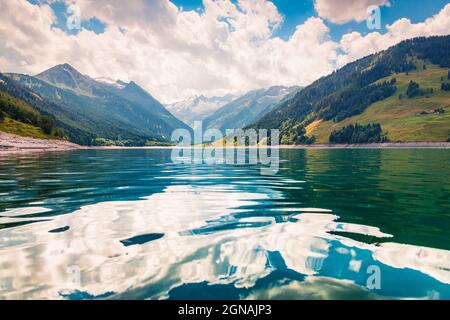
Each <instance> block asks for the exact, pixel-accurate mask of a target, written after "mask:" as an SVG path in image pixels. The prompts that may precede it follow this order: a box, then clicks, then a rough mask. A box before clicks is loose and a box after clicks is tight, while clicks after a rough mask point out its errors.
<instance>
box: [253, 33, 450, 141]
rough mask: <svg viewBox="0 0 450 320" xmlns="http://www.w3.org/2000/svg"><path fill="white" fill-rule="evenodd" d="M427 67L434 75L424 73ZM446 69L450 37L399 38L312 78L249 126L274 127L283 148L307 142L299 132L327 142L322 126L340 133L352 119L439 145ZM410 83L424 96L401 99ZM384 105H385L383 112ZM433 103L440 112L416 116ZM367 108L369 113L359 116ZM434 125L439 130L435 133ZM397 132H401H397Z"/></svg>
mask: <svg viewBox="0 0 450 320" xmlns="http://www.w3.org/2000/svg"><path fill="white" fill-rule="evenodd" d="M431 68H434V70H435V71H434V73H430V72H431V70H429V69H431ZM449 68H450V36H436V37H428V38H424V37H421V38H414V39H410V40H405V41H403V42H401V43H399V44H397V45H395V46H393V47H391V48H389V49H387V50H384V51H381V52H378V53H375V54H372V55H369V56H367V57H364V58H362V59H359V60H357V61H354V62H352V63H349V64H347V65H346V66H344V67H343V68H341V69H339V70H336V71H334V72H333V73H331V74H330V75H328V76H325V77H322V78H320V79H318V80H316V81H315V82H314V83H312V84H311V85H309V86H308V87H306V88H304V89H303V90H302V91H300V92H299V93H298V94H297V95H295V96H294V97H292V98H291V99H288V100H287V101H285V102H284V103H283V104H282V105H280V106H279V107H278V108H276V110H273V111H271V112H269V113H268V114H267V115H265V116H264V117H262V118H261V119H260V120H259V121H257V122H255V123H254V124H253V125H251V126H250V127H253V128H265V129H280V130H281V132H280V134H281V141H282V143H287V144H297V143H303V141H307V140H308V139H305V138H304V136H305V134H306V135H309V137H310V138H312V136H314V135H315V133H316V134H318V133H317V132H319V131H320V132H321V133H320V139H319V141H318V142H320V143H329V137H324V135H325V134H330V135H331V132H332V130H333V129H331V130H328V129H327V132H328V133H323V131H324V130H325V129H324V128H323V126H327V127H334V129H341V128H342V127H343V126H341V125H338V126H335V125H336V124H341V123H344V122H345V123H346V125H350V124H356V123H357V121H361V122H362V124H370V123H381V125H382V127H383V129H385V127H386V129H389V130H387V132H386V130H384V132H385V133H387V138H388V139H391V140H393V141H400V142H402V141H404V142H408V141H411V142H414V141H437V142H438V141H445V140H447V138H448V137H450V132H449V128H450V122H449V120H450V119H447V117H448V113H449V112H450V95H449V93H448V91H444V90H441V85H442V83H445V82H446V80H445V79H446V77H447V76H446V75H447V72H448V70H449ZM444 76H445V79H444ZM416 78H417V79H416ZM416 80H417V81H419V80H420V81H419V82H420V83H419V85H420V87H421V90H420V91H421V92H422V91H423V92H424V94H423V95H420V96H416V97H406V91H407V88H408V85H409V83H410V82H414V83H415V81H416ZM405 81H406V82H405ZM422 88H423V90H422ZM401 96H403V98H401ZM385 103H389V104H390V106H391V107H390V108H388V109H383V108H382V107H383V104H385ZM397 105H400V106H401V108H397ZM410 105H414V108H413V109H411V108H409V106H410ZM433 105H434V109H436V108H442V109H443V111H444V112H443V113H442V114H436V115H434V116H430V117H421V116H419V115H417V113H420V112H428V111H427V110H428V109H431V108H433ZM370 108H375V110H372V109H370ZM368 110H369V111H370V110H371V111H370V112H371V113H372V115H371V116H366V117H365V118H361V115H363V114H365V113H367V112H369V111H368ZM377 110H379V112H378V111H377ZM382 110H383V112H384V114H383V112H381V111H382ZM394 110H396V111H395V113H394ZM358 117H359V118H358ZM386 118H389V119H386ZM351 119H353V121H351ZM388 120H389V121H388ZM393 120H395V121H393ZM431 120H433V121H431ZM393 122H395V124H394V123H393ZM435 125H438V127H439V128H440V129H439V130H440V131H439V132H435V130H434V128H433V127H434V126H435ZM401 129H402V130H403V132H402V134H397V133H398V132H399V131H402V130H401ZM318 130H319V131H318ZM407 130H409V132H407ZM389 132H390V133H389ZM445 136H447V138H445ZM444 138H445V139H444ZM313 140H314V139H313Z"/></svg>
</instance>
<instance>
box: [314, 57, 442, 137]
mask: <svg viewBox="0 0 450 320" xmlns="http://www.w3.org/2000/svg"><path fill="white" fill-rule="evenodd" d="M424 64H425V65H426V70H424V69H423V65H424ZM416 65H417V70H414V71H410V72H408V73H406V72H404V73H399V74H394V75H392V76H389V77H386V78H383V79H381V80H379V81H378V82H384V81H389V80H390V79H391V78H393V77H395V78H396V80H397V92H396V94H395V95H393V96H391V97H389V98H387V99H385V100H382V101H378V102H376V103H374V104H372V105H370V106H369V107H368V108H367V109H366V110H365V111H364V112H363V113H361V114H359V115H356V116H353V117H350V118H347V119H344V120H343V121H340V122H333V121H323V120H316V121H314V122H312V123H311V124H309V125H308V126H307V127H306V134H307V135H308V136H315V137H316V143H328V142H329V137H330V134H331V132H332V131H333V130H339V129H341V128H343V127H345V126H348V125H350V124H354V123H359V124H368V123H379V124H381V126H382V128H383V131H385V132H386V133H387V137H388V139H389V140H390V141H393V142H397V141H402V142H415V141H423V142H439V141H446V140H447V139H448V138H449V137H450V91H442V90H441V84H442V83H443V82H445V83H447V82H450V80H448V79H447V75H448V69H446V68H440V67H439V66H436V65H432V64H431V63H429V62H426V61H422V60H418V61H417V62H416ZM442 79H443V81H442ZM410 81H414V82H416V83H418V84H419V85H420V87H421V88H423V89H429V88H432V89H433V93H431V94H427V95H424V96H419V97H414V98H408V97H407V95H406V91H407V88H408V84H409V83H410ZM400 95H401V96H402V98H401V99H400V98H399V97H400ZM438 108H442V109H443V110H444V111H445V113H444V114H426V115H421V114H420V113H421V112H423V111H425V112H428V111H432V110H435V109H438Z"/></svg>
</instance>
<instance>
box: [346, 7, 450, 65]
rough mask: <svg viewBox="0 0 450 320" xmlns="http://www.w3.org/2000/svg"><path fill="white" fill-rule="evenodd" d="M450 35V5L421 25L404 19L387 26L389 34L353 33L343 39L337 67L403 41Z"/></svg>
mask: <svg viewBox="0 0 450 320" xmlns="http://www.w3.org/2000/svg"><path fill="white" fill-rule="evenodd" d="M448 34H450V4H448V5H446V6H445V7H444V8H443V9H442V10H441V11H440V12H439V13H438V14H436V15H435V16H433V17H430V18H428V19H427V20H425V21H424V22H421V23H412V22H411V21H410V20H409V19H406V18H403V19H400V20H397V21H396V22H394V23H393V24H391V25H388V26H387V32H386V33H385V34H381V33H379V32H372V33H369V34H367V35H366V36H362V35H361V34H360V33H358V32H352V33H349V34H346V35H344V36H343V37H342V39H341V41H340V48H341V49H342V50H343V52H344V54H342V55H340V56H339V57H338V59H337V66H343V65H345V64H346V63H348V62H351V61H354V60H356V59H359V58H362V57H364V56H366V55H369V54H372V53H374V52H378V51H381V50H385V49H387V48H389V47H391V46H393V45H395V44H397V43H399V42H401V41H403V40H406V39H411V38H415V37H421V36H430V35H448Z"/></svg>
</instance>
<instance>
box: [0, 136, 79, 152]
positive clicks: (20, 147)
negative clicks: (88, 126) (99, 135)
mask: <svg viewBox="0 0 450 320" xmlns="http://www.w3.org/2000/svg"><path fill="white" fill-rule="evenodd" d="M76 149H83V147H82V146H80V145H77V144H74V143H71V142H68V141H63V140H42V139H34V138H28V137H21V136H17V135H14V134H9V133H4V132H0V155H7V154H13V153H19V154H20V153H30V152H48V151H66V150H76Z"/></svg>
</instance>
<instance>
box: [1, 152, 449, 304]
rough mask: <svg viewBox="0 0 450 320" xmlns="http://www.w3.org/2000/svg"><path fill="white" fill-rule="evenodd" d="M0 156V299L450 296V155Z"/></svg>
mask: <svg viewBox="0 0 450 320" xmlns="http://www.w3.org/2000/svg"><path fill="white" fill-rule="evenodd" d="M259 169H260V168H258V166H257V165H241V166H235V165H225V164H216V165H207V164H179V163H178V164H177V163H173V162H172V161H171V150H78V151H71V152H66V153H49V154H40V155H27V156H15V157H9V158H3V159H0V299H42V298H43V299H107V298H110V299H406V298H414V299H450V203H449V199H450V150H448V149H442V150H440V149H338V150H330V149H323V150H281V151H280V168H279V171H278V173H277V174H276V175H261V171H260V170H259Z"/></svg>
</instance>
